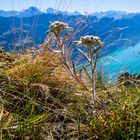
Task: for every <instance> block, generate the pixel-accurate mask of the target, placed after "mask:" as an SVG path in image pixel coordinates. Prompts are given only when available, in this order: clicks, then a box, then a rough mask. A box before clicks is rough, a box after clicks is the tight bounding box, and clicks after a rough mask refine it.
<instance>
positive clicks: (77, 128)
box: [0, 47, 140, 140]
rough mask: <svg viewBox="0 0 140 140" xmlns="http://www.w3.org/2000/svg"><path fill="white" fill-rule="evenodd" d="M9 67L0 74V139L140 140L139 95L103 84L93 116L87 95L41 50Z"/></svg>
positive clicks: (55, 57)
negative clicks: (139, 138)
mask: <svg viewBox="0 0 140 140" xmlns="http://www.w3.org/2000/svg"><path fill="white" fill-rule="evenodd" d="M9 63H11V66H10V67H7V68H5V69H3V70H2V71H1V72H0V94H1V96H0V104H1V105H0V139H2V140H13V139H25V140H29V139H34V140H63V139H65V140H66V139H70V140H74V139H75V140H78V139H80V140H86V139H88V140H94V139H95V140H112V139H114V140H121V139H126V140H127V139H130V138H133V139H138V135H139V134H140V129H139V126H140V124H139V121H140V107H139V104H140V94H139V93H140V89H138V88H131V87H130V88H126V87H124V86H122V85H121V86H120V87H117V86H116V85H115V84H114V85H106V84H105V83H102V85H100V86H99V87H97V89H96V91H97V95H98V96H99V97H100V99H101V100H102V105H97V108H96V110H97V111H96V112H95V113H94V112H92V106H91V97H90V95H89V93H88V92H87V91H85V90H84V89H83V88H82V87H81V86H80V85H79V84H78V83H77V82H76V81H75V80H74V79H73V77H72V76H71V75H70V74H69V73H68V72H67V71H66V69H65V68H64V66H63V65H62V63H61V61H60V58H59V55H57V54H54V53H51V52H50V51H49V50H47V49H45V47H42V48H40V49H39V50H37V51H34V53H33V52H32V51H31V50H27V51H26V52H24V53H23V54H15V57H14V61H12V62H9ZM85 83H86V82H85Z"/></svg>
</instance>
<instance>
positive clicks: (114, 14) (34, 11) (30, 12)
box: [0, 7, 137, 18]
mask: <svg viewBox="0 0 140 140" xmlns="http://www.w3.org/2000/svg"><path fill="white" fill-rule="evenodd" d="M41 14H63V15H81V14H80V13H79V12H78V11H75V12H72V13H70V12H67V11H60V10H55V9H53V8H48V9H47V10H46V11H41V10H39V9H38V8H36V7H29V8H28V9H25V10H23V11H3V10H0V16H2V17H11V16H14V17H31V16H35V15H41ZM87 14H88V13H87V12H85V15H87ZM136 14H137V13H127V12H124V11H113V10H110V11H107V12H95V13H92V14H88V15H92V16H96V17H98V18H103V17H109V18H130V17H132V16H135V15H136Z"/></svg>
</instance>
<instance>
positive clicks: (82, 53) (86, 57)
mask: <svg viewBox="0 0 140 140" xmlns="http://www.w3.org/2000/svg"><path fill="white" fill-rule="evenodd" d="M78 51H79V52H80V54H81V55H82V56H84V58H85V59H86V60H87V61H88V62H91V60H90V59H89V58H88V56H86V55H85V54H84V52H83V51H82V50H80V49H79V48H78Z"/></svg>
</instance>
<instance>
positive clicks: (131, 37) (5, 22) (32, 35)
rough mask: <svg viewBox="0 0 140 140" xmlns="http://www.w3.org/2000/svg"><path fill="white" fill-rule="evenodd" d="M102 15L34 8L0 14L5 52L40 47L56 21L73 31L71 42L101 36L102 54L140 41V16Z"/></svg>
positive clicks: (0, 31)
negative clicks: (67, 25) (52, 22)
mask: <svg viewBox="0 0 140 140" xmlns="http://www.w3.org/2000/svg"><path fill="white" fill-rule="evenodd" d="M117 13H118V15H117ZM37 15H38V16H37ZM95 15H96V16H95ZM97 15H98V16H97ZM101 15H102V16H101ZM101 15H100V13H95V14H91V15H81V14H79V13H78V12H75V13H68V12H61V11H54V9H52V8H49V9H47V11H46V12H42V11H40V10H38V9H37V8H34V7H30V8H29V9H27V10H25V11H23V12H16V11H10V12H3V11H0V45H2V46H4V47H5V50H11V48H12V49H13V48H21V47H23V48H24V47H25V46H33V45H35V46H37V45H39V44H41V43H42V42H43V41H44V38H45V33H46V31H47V30H48V28H49V22H50V21H55V20H60V21H63V22H67V23H68V24H69V26H71V27H73V28H74V31H73V32H72V33H71V35H70V40H71V42H72V40H75V39H79V38H80V36H83V35H87V34H89V35H98V36H100V37H101V40H102V41H104V50H103V51H102V55H106V54H109V53H111V52H114V51H116V50H118V49H124V48H127V47H129V46H133V45H135V44H137V43H138V42H139V41H140V22H139V21H140V14H139V13H137V14H127V13H125V12H113V11H110V12H109V11H108V12H106V14H105V13H101ZM119 15H120V16H121V18H119V17H118V16H119ZM21 17H22V18H21ZM117 17H118V18H117ZM70 40H68V42H67V44H68V46H71V45H72V44H71V43H69V42H70ZM83 49H84V48H83ZM75 52H76V51H75ZM75 56H76V55H75Z"/></svg>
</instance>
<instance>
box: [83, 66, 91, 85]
mask: <svg viewBox="0 0 140 140" xmlns="http://www.w3.org/2000/svg"><path fill="white" fill-rule="evenodd" d="M82 67H83V70H84V72H85V74H86V76H87V77H88V79H89V80H90V81H91V82H93V80H92V77H91V76H90V74H89V73H88V71H87V69H86V68H85V67H84V66H82Z"/></svg>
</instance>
